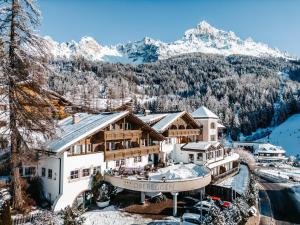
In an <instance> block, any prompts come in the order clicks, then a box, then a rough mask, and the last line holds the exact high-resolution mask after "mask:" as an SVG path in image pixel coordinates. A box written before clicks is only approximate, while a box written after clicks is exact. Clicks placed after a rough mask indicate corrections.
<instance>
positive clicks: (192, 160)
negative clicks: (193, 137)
mask: <svg viewBox="0 0 300 225" xmlns="http://www.w3.org/2000/svg"><path fill="white" fill-rule="evenodd" d="M189 162H190V163H193V162H194V154H189Z"/></svg>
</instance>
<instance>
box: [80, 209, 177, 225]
mask: <svg viewBox="0 0 300 225" xmlns="http://www.w3.org/2000/svg"><path fill="white" fill-rule="evenodd" d="M84 217H85V218H86V221H85V225H134V224H136V225H137V224H138V225H145V224H149V223H151V224H155V223H157V224H160V225H163V224H164V223H163V222H162V221H155V220H152V219H150V218H145V217H143V215H140V214H132V213H126V212H122V211H119V210H118V209H116V208H115V207H114V206H109V207H107V208H105V209H102V210H93V211H90V212H86V213H85V214H84ZM167 221H170V222H171V221H172V222H174V223H176V222H179V220H178V219H175V218H172V217H171V218H170V219H167ZM165 224H167V223H165ZM168 224H169V223H168Z"/></svg>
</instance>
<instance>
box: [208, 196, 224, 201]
mask: <svg viewBox="0 0 300 225" xmlns="http://www.w3.org/2000/svg"><path fill="white" fill-rule="evenodd" d="M207 199H208V200H209V199H211V200H213V201H218V200H221V198H220V197H218V196H207Z"/></svg>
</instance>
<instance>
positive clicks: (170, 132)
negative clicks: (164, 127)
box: [168, 129, 200, 137]
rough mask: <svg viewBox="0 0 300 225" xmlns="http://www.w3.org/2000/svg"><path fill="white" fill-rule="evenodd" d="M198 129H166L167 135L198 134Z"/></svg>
mask: <svg viewBox="0 0 300 225" xmlns="http://www.w3.org/2000/svg"><path fill="white" fill-rule="evenodd" d="M199 134H200V130H199V129H186V130H184V129H182V130H180V129H178V130H168V136H169V137H171V136H172V137H174V136H189V135H199Z"/></svg>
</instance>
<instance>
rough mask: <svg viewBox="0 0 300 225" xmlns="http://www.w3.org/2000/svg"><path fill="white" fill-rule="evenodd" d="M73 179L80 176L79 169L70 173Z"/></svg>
mask: <svg viewBox="0 0 300 225" xmlns="http://www.w3.org/2000/svg"><path fill="white" fill-rule="evenodd" d="M70 178H71V180H73V179H77V178H79V170H73V171H71V173H70Z"/></svg>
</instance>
